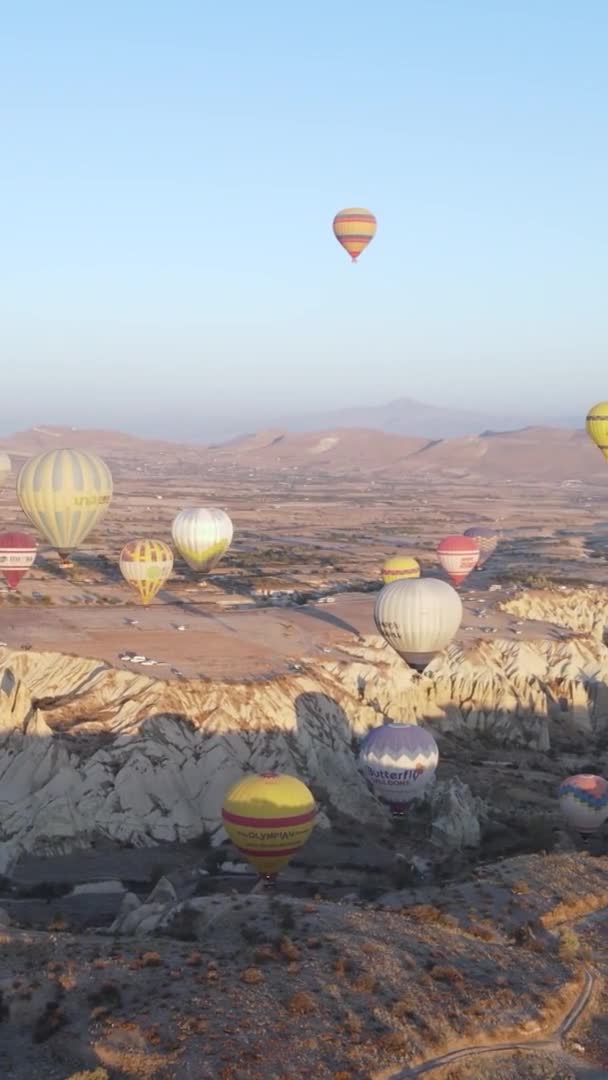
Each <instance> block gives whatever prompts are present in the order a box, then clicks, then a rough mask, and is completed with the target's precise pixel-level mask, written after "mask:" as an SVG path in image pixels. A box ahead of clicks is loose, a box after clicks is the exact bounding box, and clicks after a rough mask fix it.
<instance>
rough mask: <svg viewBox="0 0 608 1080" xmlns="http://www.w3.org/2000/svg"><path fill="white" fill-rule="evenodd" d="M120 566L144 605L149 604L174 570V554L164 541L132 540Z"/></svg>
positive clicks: (121, 555) (126, 548) (127, 545)
mask: <svg viewBox="0 0 608 1080" xmlns="http://www.w3.org/2000/svg"><path fill="white" fill-rule="evenodd" d="M119 566H120V572H121V574H122V576H123V577H124V579H125V581H126V582H127V584H128V585H130V586H131V588H132V589H135V590H136V591H137V593H138V594H139V598H140V600H141V602H142V604H149V603H150V601H151V600H153V599H154V597H155V596H156V594H157V592H158V590H159V589H160V588H161V586H162V585H164V584H165V581H166V580H167V578H168V577H169V575H170V573H171V571H172V569H173V552H172V551H171V548H170V547H169V546H168V545H167V544H165V543H163V541H162V540H130V541H129V543H128V544H125V546H124V548H123V549H122V551H121V553H120V560H119Z"/></svg>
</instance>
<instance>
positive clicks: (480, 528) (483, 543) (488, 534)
mask: <svg viewBox="0 0 608 1080" xmlns="http://www.w3.org/2000/svg"><path fill="white" fill-rule="evenodd" d="M462 535H463V536H470V538H471V540H474V541H475V543H476V544H477V545H478V547H479V559H478V560H477V567H476V569H477V570H480V569H481V567H482V566H484V565H485V563H487V561H488V559H489V558H490V555H493V554H494V552H495V551H496V545H497V543H498V532H497V530H496V529H491V528H490V527H489V526H488V525H471V528H470V529H465V530H464V533H463V534H462Z"/></svg>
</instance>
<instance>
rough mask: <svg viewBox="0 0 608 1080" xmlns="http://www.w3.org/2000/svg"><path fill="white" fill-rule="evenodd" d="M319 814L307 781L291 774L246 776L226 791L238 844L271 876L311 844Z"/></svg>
mask: <svg viewBox="0 0 608 1080" xmlns="http://www.w3.org/2000/svg"><path fill="white" fill-rule="evenodd" d="M315 815H316V806H315V800H314V798H313V796H312V793H311V792H310V791H309V790H308V788H307V787H306V784H303V783H302V781H301V780H297V779H296V777H295V776H288V775H286V774H285V773H270V772H269V773H262V774H261V775H260V776H245V777H243V779H242V780H238V781H237V783H236V784H234V786H233V787H231V788H230V790H229V791H228V792H227V793H226V795H225V797H224V805H223V807H222V820H223V822H224V828H225V829H226V832H227V833H228V836H229V837H230V839H231V840H232V843H233V844H234V846H235V847H236V848H238V850H239V851H240V852H241V853H242V854H243V855H244V856H245V858H246V859H247V861H248V862H249V863H251V865H252V866H253V868H254V870H257V872H258V874H260V875H261V876H262V877H265V878H273V877H275V876H276V874H278V872H279V870H281V869H282V867H284V866H286V865H287V863H288V862H289V859H290V857H291V856H292V855H293V854H294V852H296V851H298V849H299V848H301V847H302V845H303V844H305V843H306V841H307V840H308V837H309V836H310V834H311V832H312V829H313V825H314V820H315Z"/></svg>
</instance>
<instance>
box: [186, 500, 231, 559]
mask: <svg viewBox="0 0 608 1080" xmlns="http://www.w3.org/2000/svg"><path fill="white" fill-rule="evenodd" d="M171 535H172V536H173V543H174V544H175V546H176V548H177V550H178V551H179V553H180V555H181V556H182V558H183V559H185V561H186V562H187V563H188V566H189V567H190V568H191V569H192V570H198V571H200V572H204V571H208V570H212V569H213V567H214V566H216V565H217V563H218V562H219V561H220V559H221V558H222V556H223V555H225V554H226V552H227V551H228V548H229V547H230V544H231V543H232V535H233V527H232V522H231V520H230V518H229V517H228V514H226V513H225V511H224V510H216V509H214V508H210V509H206V508H205V507H198V508H196V509H188V510H182V511H181V512H180V513H179V514H177V516H176V517H175V518H174V519H173V524H172V526H171Z"/></svg>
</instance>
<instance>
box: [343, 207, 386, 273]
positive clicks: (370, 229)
mask: <svg viewBox="0 0 608 1080" xmlns="http://www.w3.org/2000/svg"><path fill="white" fill-rule="evenodd" d="M375 234H376V219H375V217H374V215H373V214H372V213H371V211H370V210H365V209H364V208H363V207H362V206H351V207H349V208H348V209H346V210H340V212H339V213H338V214H336V216H335V218H334V236H335V237H336V240H337V241H338V243H339V244H342V247H343V248H345V249H346V251H348V254H349V255H350V257H351V259H352V260H353V262H356V261H357V259H358V258H359V255H360V254H361V252H362V251H363V249H364V248H366V247H367V245H368V244H369V242H370V240H373V238H374V236H375Z"/></svg>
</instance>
